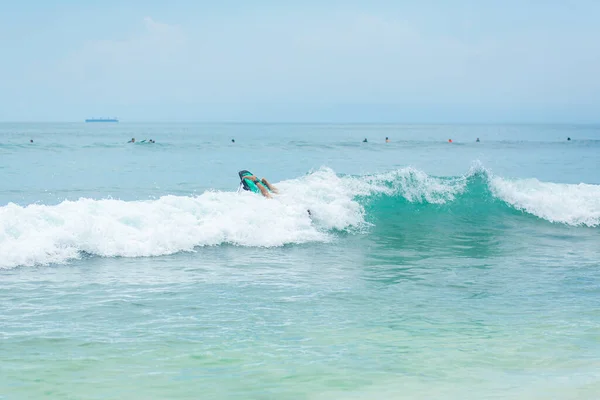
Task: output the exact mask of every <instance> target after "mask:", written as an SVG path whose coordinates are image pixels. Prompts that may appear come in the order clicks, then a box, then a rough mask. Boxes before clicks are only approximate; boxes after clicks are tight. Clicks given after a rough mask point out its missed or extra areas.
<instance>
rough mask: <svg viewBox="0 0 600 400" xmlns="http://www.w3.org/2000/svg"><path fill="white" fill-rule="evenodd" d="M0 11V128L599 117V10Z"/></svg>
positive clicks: (587, 6)
mask: <svg viewBox="0 0 600 400" xmlns="http://www.w3.org/2000/svg"><path fill="white" fill-rule="evenodd" d="M4 3H7V2H6V0H5V1H3V4H2V9H1V12H0V46H1V48H2V59H1V62H0V93H1V94H0V121H81V120H83V119H84V118H87V117H92V116H118V117H119V118H121V120H123V121H239V122H243V121H251V122H257V121H276V122H286V121H297V122H313V121H314V122H323V121H331V122H409V123H414V122H417V123H418V122H423V123H446V122H475V123H478V122H582V123H586V122H599V121H600V24H598V17H599V16H600V2H598V1H570V2H567V1H553V0H545V1H543V0H522V1H513V0H506V1H468V0H453V1H442V0H439V1H428V0H424V1H419V2H417V1H410V2H409V1H406V2H403V1H399V0H397V1H378V0H373V1H360V2H359V1H352V0H348V1H337V0H332V1H311V0H308V1H304V2H286V1H260V0H257V1H252V2H242V1H228V0H224V1H221V2H219V3H218V4H217V2H214V1H211V2H207V1H191V0H190V1H187V0H185V1H184V0H180V1H177V0H173V1H170V2H168V3H167V2H165V1H160V2H159V1H152V0H148V1H115V0H105V1H96V2H92V1H86V2H83V1H74V0H62V1H58V0H56V1H52V0H45V1H41V0H38V1H30V0H21V1H19V2H16V1H14V2H12V3H7V4H4Z"/></svg>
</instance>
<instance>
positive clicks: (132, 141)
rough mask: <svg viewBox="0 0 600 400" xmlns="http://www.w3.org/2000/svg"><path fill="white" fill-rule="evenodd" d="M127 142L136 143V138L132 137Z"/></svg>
mask: <svg viewBox="0 0 600 400" xmlns="http://www.w3.org/2000/svg"><path fill="white" fill-rule="evenodd" d="M127 143H135V138H134V137H132V138H131V140H130V141H129V142H127Z"/></svg>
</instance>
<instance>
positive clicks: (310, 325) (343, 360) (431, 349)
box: [0, 123, 600, 399]
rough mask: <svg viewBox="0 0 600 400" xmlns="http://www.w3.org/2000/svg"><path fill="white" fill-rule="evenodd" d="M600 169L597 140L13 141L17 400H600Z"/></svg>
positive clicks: (7, 331)
mask: <svg viewBox="0 0 600 400" xmlns="http://www.w3.org/2000/svg"><path fill="white" fill-rule="evenodd" d="M386 136H388V137H389V138H390V140H391V142H390V143H385V140H384V139H385V137H386ZM131 137H135V138H136V139H137V140H138V141H139V140H143V139H154V140H156V143H155V144H149V143H139V144H137V143H136V144H127V143H126V142H127V141H128V140H129V139H131ZM477 137H479V138H480V139H481V142H480V143H476V142H475V139H476V138H477ZM567 137H570V138H571V139H572V140H571V141H567V140H566V139H567ZM232 138H235V143H232V142H231V139H232ZM364 138H368V141H369V142H368V143H362V140H363V139H364ZM449 138H452V140H453V143H451V144H450V143H448V142H447V141H448V139H449ZM29 139H33V140H34V143H29ZM598 165H600V126H591V125H587V126H567V125H561V126H543V125H524V126H516V125H515V126H511V125H498V126H494V125H464V126H461V125H449V126H441V125H437V126H419V125H416V126H408V125H308V124H307V125H292V124H270V125H262V124H126V123H119V124H114V125H113V124H83V123H81V124H75V123H74V124H0V280H1V285H0V370H1V373H0V399H31V398H57V399H59V398H65V399H67V398H68V399H121V398H132V399H165V398H173V399H198V398H206V399H219V398H252V399H331V398H348V399H372V398H377V399H398V398H407V399H431V398H445V399H465V398H472V399H500V398H502V399H505V398H511V399H547V398H553V399H595V398H598V393H600V306H599V304H600V174H599V173H598V169H597V166H598ZM241 169H248V170H250V171H252V172H253V173H255V174H256V175H258V176H261V177H262V176H264V177H267V178H268V179H269V180H270V181H271V182H273V183H275V185H276V186H277V187H278V188H279V190H280V194H279V195H277V196H276V197H275V198H274V199H271V200H268V199H264V198H262V197H260V196H258V195H255V194H251V193H248V192H239V193H238V190H237V189H238V184H239V178H238V176H237V172H238V171H239V170H241ZM307 209H310V210H311V216H309V215H308V213H307V212H306V210H307Z"/></svg>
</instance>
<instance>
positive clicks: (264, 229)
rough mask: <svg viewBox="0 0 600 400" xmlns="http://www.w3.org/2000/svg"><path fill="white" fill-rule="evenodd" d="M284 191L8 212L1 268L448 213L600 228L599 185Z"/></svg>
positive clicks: (442, 182) (277, 241)
mask: <svg viewBox="0 0 600 400" xmlns="http://www.w3.org/2000/svg"><path fill="white" fill-rule="evenodd" d="M277 186H278V187H279V188H280V191H281V194H280V195H278V196H276V197H275V198H274V199H272V200H268V199H264V198H262V197H261V196H258V195H255V194H252V193H248V192H240V193H234V192H218V191H208V192H205V193H203V194H202V195H199V196H195V197H189V196H164V197H161V198H159V199H156V200H146V201H121V200H113V199H105V200H93V199H86V198H82V199H79V200H77V201H64V202H62V203H60V204H58V205H52V206H47V205H38V204H33V205H29V206H26V207H22V206H18V205H15V204H12V203H11V204H8V205H6V206H4V207H0V255H1V256H0V268H12V267H16V266H33V265H48V264H52V263H64V262H66V261H68V260H70V259H76V258H79V257H81V256H82V254H91V255H97V256H102V257H146V256H159V255H167V254H173V253H177V252H181V251H193V250H194V248H196V247H198V246H215V245H221V244H232V245H239V246H253V247H257V246H258V247H260V246H264V247H272V246H283V245H286V244H299V243H308V242H328V241H331V240H333V239H334V238H335V237H336V235H337V234H339V233H340V232H346V233H368V231H369V229H370V226H372V225H375V226H386V225H387V224H394V223H396V225H397V222H398V221H394V219H400V218H403V219H406V218H410V219H412V220H418V219H419V218H425V217H427V216H429V217H431V218H433V220H434V221H435V218H436V215H440V213H443V214H444V215H451V216H455V217H456V218H458V220H464V219H465V218H466V219H469V220H470V222H471V223H474V224H477V223H489V222H490V220H489V219H487V218H483V216H486V217H489V216H494V215H495V216H498V217H499V218H501V217H502V216H505V215H514V216H517V217H519V216H522V215H530V216H534V217H537V218H539V219H541V220H545V221H548V222H552V223H561V224H566V225H573V226H585V227H598V226H600V186H599V185H588V184H578V185H572V184H558V183H546V182H540V181H538V180H536V179H525V180H509V179H504V178H500V177H495V176H493V175H492V174H490V173H489V172H488V171H486V170H485V169H484V168H483V167H481V166H475V167H473V168H472V169H471V171H469V172H468V173H467V174H466V175H464V176H461V177H449V178H443V177H432V176H429V175H427V174H425V173H424V172H422V171H419V170H417V169H414V168H403V169H399V170H395V171H391V172H387V173H382V174H375V175H368V176H360V177H353V176H338V175H336V174H335V173H334V171H332V170H330V169H327V168H323V169H320V170H318V171H315V172H312V173H310V174H307V175H306V176H303V177H300V178H297V179H293V180H288V181H284V182H280V183H278V184H277ZM308 209H310V210H311V214H312V215H311V216H309V214H308V213H307V210H308ZM390 210H396V212H390ZM398 210H400V212H397V211H398ZM479 217H482V218H481V220H478V218H479ZM458 220H457V221H458ZM390 226H391V225H390Z"/></svg>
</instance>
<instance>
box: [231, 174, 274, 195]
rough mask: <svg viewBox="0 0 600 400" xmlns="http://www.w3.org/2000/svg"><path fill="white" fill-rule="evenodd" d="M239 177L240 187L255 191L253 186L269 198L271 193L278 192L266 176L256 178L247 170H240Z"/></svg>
mask: <svg viewBox="0 0 600 400" xmlns="http://www.w3.org/2000/svg"><path fill="white" fill-rule="evenodd" d="M239 175H240V179H241V180H242V187H243V188H244V190H250V191H252V192H255V193H256V190H255V189H254V187H256V188H257V189H258V190H259V191H260V193H261V194H262V195H263V196H265V197H267V198H269V199H270V198H271V197H273V196H271V193H279V190H277V188H276V187H275V186H273V185H272V184H271V183H270V182H269V181H268V180H267V179H266V178H262V179H258V178H257V177H256V176H254V175H252V173H251V172H249V171H245V170H244V171H240V172H239Z"/></svg>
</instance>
